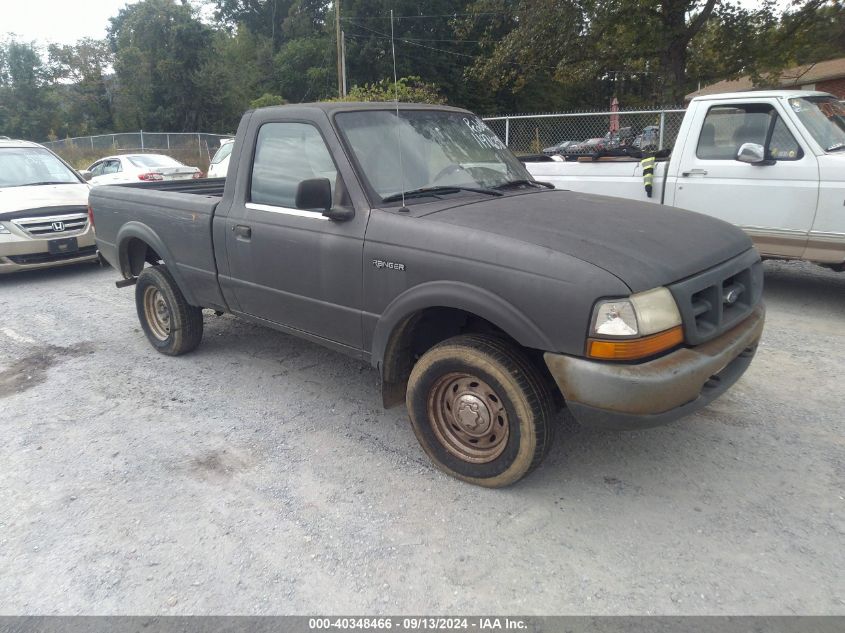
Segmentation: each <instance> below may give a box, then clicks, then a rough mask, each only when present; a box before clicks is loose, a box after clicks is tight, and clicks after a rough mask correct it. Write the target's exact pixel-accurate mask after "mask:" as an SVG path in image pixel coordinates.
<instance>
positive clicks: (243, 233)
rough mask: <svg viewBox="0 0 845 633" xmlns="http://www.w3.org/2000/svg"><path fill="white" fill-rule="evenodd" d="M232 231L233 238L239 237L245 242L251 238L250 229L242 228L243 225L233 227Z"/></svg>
mask: <svg viewBox="0 0 845 633" xmlns="http://www.w3.org/2000/svg"><path fill="white" fill-rule="evenodd" d="M232 231H233V232H234V234H235V237H239V238H242V239H245V240H248V239H249V238H251V237H252V228H251V227H249V226H244V225H243V224H235V225H233V226H232Z"/></svg>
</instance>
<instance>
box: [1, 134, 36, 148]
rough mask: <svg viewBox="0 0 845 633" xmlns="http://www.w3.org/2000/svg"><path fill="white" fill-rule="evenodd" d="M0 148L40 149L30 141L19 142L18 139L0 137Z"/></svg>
mask: <svg viewBox="0 0 845 633" xmlns="http://www.w3.org/2000/svg"><path fill="white" fill-rule="evenodd" d="M0 147H42V145H39V144H38V143H33V142H32V141H21V140H19V139H14V138H8V137H3V136H0Z"/></svg>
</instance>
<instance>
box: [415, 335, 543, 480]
mask: <svg viewBox="0 0 845 633" xmlns="http://www.w3.org/2000/svg"><path fill="white" fill-rule="evenodd" d="M406 401H407V405H408V412H409V414H410V417H411V423H412V425H413V427H414V433H415V434H416V436H417V439H418V440H419V442H420V445H421V446H422V448H423V450H424V451H425V452H426V453H427V454H428V456H429V457H430V458H431V459H432V460H433V461H434V463H435V464H436V465H437V466H438V467H439V468H440V469H442V470H443V471H445V472H447V473H448V474H450V475H452V476H454V477H457V478H459V479H462V480H464V481H468V482H470V483H474V484H478V485H481V486H487V487H490V488H498V487H502V486H507V485H509V484H512V483H514V482H515V481H518V480H519V479H521V478H522V477H524V476H525V475H527V474H528V473H529V472H531V471H532V470H533V469H534V468H536V467H537V466H538V465H539V464H540V462H541V461H542V459H543V458H544V457H545V455H546V454H547V453H548V450H549V447H550V446H551V442H552V415H553V402H554V401H553V397H552V393H551V391H550V389H549V387H548V383H547V382H546V381H545V380H544V379H543V377H542V376H541V375H540V374H539V372H538V371H537V370H536V369H535V367H534V366H533V365H532V363H531V362H530V361H529V360H528V359H527V358H526V356H525V355H524V353H523V352H522V351H521V350H520V349H519V348H517V347H515V346H513V345H511V344H509V343H508V342H507V341H504V340H501V339H499V338H496V337H493V336H487V335H475V334H472V335H462V336H457V337H454V338H451V339H448V340H446V341H444V342H442V343H440V344H438V345H435V346H434V347H433V348H431V349H430V350H429V351H428V352H426V353H425V354H423V356H422V357H421V358H420V359H419V361H417V364H416V365H415V366H414V368H413V371H412V372H411V377H410V380H409V382H408V392H407V395H406Z"/></svg>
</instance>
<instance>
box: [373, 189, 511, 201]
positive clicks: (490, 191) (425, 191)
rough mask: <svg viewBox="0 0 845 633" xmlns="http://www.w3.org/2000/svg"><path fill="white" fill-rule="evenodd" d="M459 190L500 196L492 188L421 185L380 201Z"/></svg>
mask: <svg viewBox="0 0 845 633" xmlns="http://www.w3.org/2000/svg"><path fill="white" fill-rule="evenodd" d="M460 191H471V192H473V193H484V194H487V195H488V196H501V195H502V192H501V191H495V190H494V189H482V188H481V187H421V188H419V189H411V190H410V191H406V192H405V193H404V194H402V192H400V193H394V194H391V195H389V196H387V197H386V198H382V202H396V201H397V200H401V199H402V196H403V195H404V196H405V197H406V198H419V197H422V196H437V195H442V194H443V195H445V194H450V193H458V192H460Z"/></svg>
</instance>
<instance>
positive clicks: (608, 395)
mask: <svg viewBox="0 0 845 633" xmlns="http://www.w3.org/2000/svg"><path fill="white" fill-rule="evenodd" d="M764 322H765V308H764V306H763V304H762V303H761V304H759V305H758V306H757V307H756V308H755V309H754V311H753V312H752V313H751V314H750V315H749V316H748V317H747V318H746V319H745V320H744V321H743V322H742V323H740V324H739V325H737V326H736V327H735V328H733V329H732V330H730V331H729V332H726V333H724V334H722V335H721V336H719V337H717V338H715V339H713V340H712V341H708V342H706V343H703V344H701V345H697V346H695V347H689V348H683V349H679V350H677V351H674V352H672V353H671V354H667V355H666V356H661V357H660V358H656V359H654V360H651V361H648V362H645V363H639V364H631V365H623V364H618V363H608V362H600V361H594V360H587V359H584V358H576V357H573V356H565V355H562V354H552V353H548V352H547V353H546V354H545V360H546V365H547V366H548V368H549V371H550V372H551V374H552V376H553V377H554V379H555V382H556V383H557V385H558V387H559V388H560V390H561V393H563V397H564V398H565V399H566V404H567V406H568V407H569V410H570V411H571V412H572V415H573V416H575V419H577V420H578V421H579V422H580V423H581V424H583V425H585V426H596V427H603V428H616V429H636V428H648V427H651V426H659V425H661V424H666V423H668V422H672V421H674V420H677V419H678V418H681V417H683V416H685V415H689V414H690V413H693V412H695V411H698V410H699V409H701V408H702V407H705V406H707V405H708V404H709V403H710V402H712V401H713V400H715V399H716V398H718V397H719V396H720V395H722V394H723V393H724V392H725V391H727V390H728V389H729V388H730V387H731V385H733V384H734V383H735V382H736V381H737V380H738V379H739V377H740V376H742V374H743V373H744V372H745V370H746V369H748V366H749V365H750V364H751V360H752V359H753V358H754V354H755V352H756V351H757V344H758V343H759V341H760V336H761V335H762V333H763V323H764Z"/></svg>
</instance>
